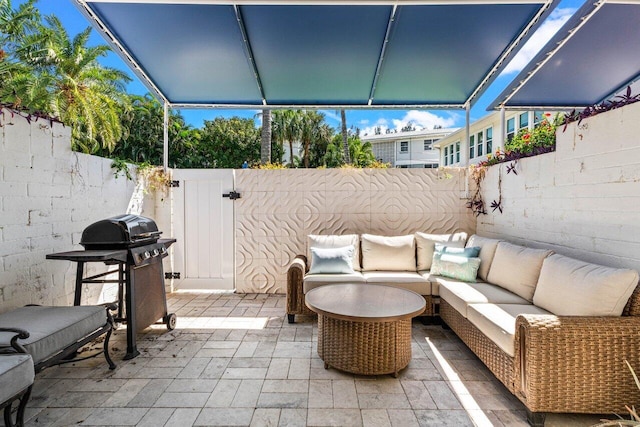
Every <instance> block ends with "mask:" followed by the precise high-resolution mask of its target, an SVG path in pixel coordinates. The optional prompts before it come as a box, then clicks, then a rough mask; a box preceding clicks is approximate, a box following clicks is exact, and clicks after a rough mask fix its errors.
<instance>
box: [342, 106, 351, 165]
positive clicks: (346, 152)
mask: <svg viewBox="0 0 640 427" xmlns="http://www.w3.org/2000/svg"><path fill="white" fill-rule="evenodd" d="M340 121H341V122H342V123H341V125H342V127H341V131H342V150H343V152H344V161H345V163H347V164H351V156H350V155H349V134H348V133H347V114H346V112H345V111H344V110H340Z"/></svg>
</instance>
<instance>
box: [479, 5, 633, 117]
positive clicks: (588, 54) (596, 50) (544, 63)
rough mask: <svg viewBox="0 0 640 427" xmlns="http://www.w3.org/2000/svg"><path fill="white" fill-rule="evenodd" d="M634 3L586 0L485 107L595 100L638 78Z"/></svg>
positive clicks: (565, 106)
mask: <svg viewBox="0 0 640 427" xmlns="http://www.w3.org/2000/svg"><path fill="white" fill-rule="evenodd" d="M639 46H640V2H639V1H637V0H621V1H617V0H600V1H597V2H593V1H590V2H587V3H585V5H584V6H583V7H582V8H581V9H580V10H578V11H577V12H576V13H575V14H574V15H573V17H572V18H571V19H569V20H568V21H567V22H566V24H565V25H564V26H563V27H562V28H561V29H560V30H559V31H558V32H557V33H556V35H555V37H553V38H552V39H551V40H549V42H548V43H547V44H546V46H545V47H543V48H542V50H540V53H539V54H538V55H537V56H536V57H535V58H534V59H533V60H532V61H531V62H530V63H529V65H528V66H527V67H525V68H524V69H523V70H522V72H520V74H519V75H518V76H517V77H516V78H515V79H514V80H513V82H512V83H511V84H510V85H508V86H507V87H506V88H505V89H504V91H503V92H502V93H501V94H500V95H499V96H498V97H497V98H496V99H495V100H494V101H493V102H492V103H491V104H490V105H489V109H497V108H502V107H504V108H505V109H518V110H520V109H568V108H580V107H586V106H589V105H594V104H598V103H600V102H602V101H604V100H606V99H609V98H610V97H611V96H613V95H614V94H615V93H617V92H619V91H620V90H622V89H624V88H626V87H627V86H628V85H631V84H633V83H634V82H635V81H637V80H638V79H639V78H640V55H638V47H639Z"/></svg>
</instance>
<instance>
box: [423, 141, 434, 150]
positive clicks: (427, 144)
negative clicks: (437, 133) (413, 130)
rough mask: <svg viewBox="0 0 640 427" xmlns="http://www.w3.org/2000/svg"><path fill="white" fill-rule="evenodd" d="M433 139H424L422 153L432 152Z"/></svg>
mask: <svg viewBox="0 0 640 427" xmlns="http://www.w3.org/2000/svg"><path fill="white" fill-rule="evenodd" d="M433 142H434V140H433V139H425V140H424V151H430V150H433Z"/></svg>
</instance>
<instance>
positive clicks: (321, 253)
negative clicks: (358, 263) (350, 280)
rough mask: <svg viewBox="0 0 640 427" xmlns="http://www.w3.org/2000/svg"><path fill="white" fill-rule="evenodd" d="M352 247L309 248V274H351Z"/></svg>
mask: <svg viewBox="0 0 640 427" xmlns="http://www.w3.org/2000/svg"><path fill="white" fill-rule="evenodd" d="M354 252H355V249H354V248H353V245H349V246H345V247H343V248H311V268H310V269H309V274H353V273H355V272H354V271H353V253H354Z"/></svg>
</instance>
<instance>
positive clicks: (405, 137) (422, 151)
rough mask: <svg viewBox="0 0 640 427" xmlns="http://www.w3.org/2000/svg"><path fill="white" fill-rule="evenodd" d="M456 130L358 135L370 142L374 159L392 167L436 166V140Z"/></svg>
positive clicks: (437, 164)
mask: <svg viewBox="0 0 640 427" xmlns="http://www.w3.org/2000/svg"><path fill="white" fill-rule="evenodd" d="M457 130H458V129H457V128H448V129H430V130H426V129H423V130H414V131H407V132H397V133H385V134H380V135H367V136H360V139H361V140H362V142H370V143H371V147H372V149H373V154H374V156H375V157H376V159H378V160H379V161H381V162H384V163H389V164H391V166H392V167H394V168H437V167H438V166H440V164H439V162H440V157H441V156H440V154H439V153H438V150H437V149H436V147H435V144H436V142H437V141H439V140H440V139H441V138H443V137H445V136H447V135H449V134H451V133H452V132H456V131H457Z"/></svg>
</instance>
